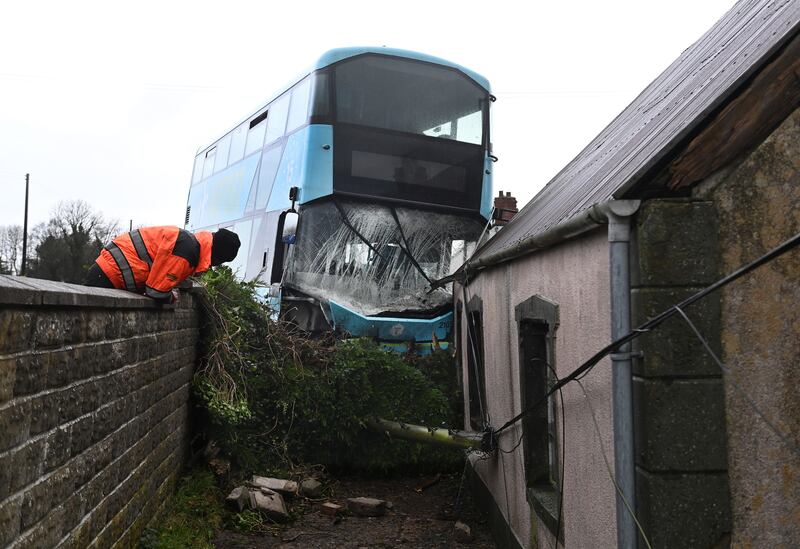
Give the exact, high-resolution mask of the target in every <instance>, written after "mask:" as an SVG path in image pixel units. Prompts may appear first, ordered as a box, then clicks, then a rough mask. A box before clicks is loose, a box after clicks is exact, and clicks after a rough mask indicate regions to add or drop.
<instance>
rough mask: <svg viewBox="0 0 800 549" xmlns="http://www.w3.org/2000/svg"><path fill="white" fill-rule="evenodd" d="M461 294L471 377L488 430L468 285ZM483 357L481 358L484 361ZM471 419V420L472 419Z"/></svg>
mask: <svg viewBox="0 0 800 549" xmlns="http://www.w3.org/2000/svg"><path fill="white" fill-rule="evenodd" d="M461 294H462V297H463V300H464V313H465V314H466V317H467V337H468V338H469V345H468V347H469V350H470V354H471V355H472V370H474V371H473V372H470V375H474V376H475V387H476V390H477V393H478V406H479V408H480V412H481V421H482V422H483V428H484V429H486V428H488V427H489V425H491V420H490V419H489V412H488V411H487V409H486V407H485V406H484V394H483V389H482V387H481V378H480V376H479V375H478V367H479V364H478V354H477V349H478V345H477V343H476V339H477V336H476V335H475V322H474V321H473V319H472V315H471V314H470V311H469V310H468V309H467V285H466V284H463V285H462V286H461ZM482 358H483V357H481V359H482ZM470 419H471V418H470Z"/></svg>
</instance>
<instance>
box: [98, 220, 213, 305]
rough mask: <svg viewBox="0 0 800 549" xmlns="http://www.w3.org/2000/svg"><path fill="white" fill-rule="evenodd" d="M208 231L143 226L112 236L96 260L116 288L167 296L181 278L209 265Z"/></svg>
mask: <svg viewBox="0 0 800 549" xmlns="http://www.w3.org/2000/svg"><path fill="white" fill-rule="evenodd" d="M212 240H213V237H212V235H211V233H210V232H208V231H198V232H197V233H190V232H189V231H186V230H183V229H179V228H178V227H170V226H167V227H143V228H141V229H136V230H135V231H131V232H129V233H125V234H122V235H120V236H118V237H117V238H115V239H114V240H113V241H112V242H111V244H109V245H108V246H106V247H105V248H104V249H103V251H102V252H100V257H98V258H97V259H96V260H95V262H96V263H97V265H98V266H99V267H100V269H102V271H103V272H104V273H105V275H106V276H107V277H108V279H109V280H110V281H111V283H112V284H113V285H114V287H115V288H120V289H123V290H129V291H131V292H137V293H140V294H141V293H144V294H145V295H147V296H149V297H152V298H155V299H168V298H170V297H171V293H172V289H173V288H174V287H175V286H177V285H178V284H179V283H180V282H181V281H182V280H184V279H186V278H187V277H189V276H191V275H193V274H194V273H200V272H203V271H205V270H207V269H208V268H209V267H210V266H211V243H212Z"/></svg>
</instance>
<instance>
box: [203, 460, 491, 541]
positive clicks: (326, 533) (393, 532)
mask: <svg viewBox="0 0 800 549" xmlns="http://www.w3.org/2000/svg"><path fill="white" fill-rule="evenodd" d="M437 479H438V480H437ZM433 481H435V482H434V483H433V484H431V485H430V486H428V487H425V488H424V489H422V490H421V491H419V489H420V488H421V487H423V486H425V485H426V484H428V483H431V482H433ZM460 484H461V475H458V474H455V475H442V476H441V477H437V476H428V477H421V478H396V479H379V480H376V479H354V478H345V479H339V480H338V481H336V482H334V483H332V484H331V485H329V488H328V491H327V493H328V494H329V497H326V498H324V499H320V500H318V501H315V502H312V501H305V502H303V501H297V502H295V503H294V504H293V505H294V506H296V507H297V508H300V507H304V508H305V509H304V512H303V514H302V516H301V517H300V518H298V519H297V520H296V521H295V522H293V523H292V524H289V525H287V526H285V527H283V528H282V529H281V530H280V531H279V532H276V533H275V534H264V535H261V536H253V535H243V534H237V533H233V532H228V531H223V532H221V533H220V534H219V535H218V536H217V538H216V539H215V540H214V545H215V546H216V547H218V548H220V549H251V548H252V549H255V548H259V549H260V548H280V549H305V548H308V549H321V548H333V547H335V548H353V549H360V548H369V549H374V548H386V547H403V548H427V547H450V548H456V547H458V548H464V549H467V548H474V549H488V548H494V547H496V546H495V544H494V542H493V541H492V537H491V533H490V532H489V526H488V524H487V522H486V520H485V519H484V518H483V517H482V516H481V514H480V512H479V511H478V510H477V509H476V507H475V505H474V501H473V499H472V497H471V494H470V493H469V491H468V489H467V485H466V483H465V484H464V486H463V488H462V490H461V498H460V505H459V506H458V507H460V510H459V509H457V508H456V501H457V497H458V493H459V486H460ZM359 496H365V497H372V498H378V499H383V500H385V501H387V502H391V509H389V510H388V511H387V512H386V514H385V515H384V516H382V517H375V518H371V517H370V518H365V517H357V516H342V517H336V518H334V517H330V516H328V515H325V514H323V513H322V512H321V511H320V508H319V504H320V503H322V502H324V501H330V502H333V503H338V504H341V505H345V504H346V500H347V498H350V497H359ZM456 515H458V516H456ZM457 518H458V519H460V520H461V521H462V522H464V523H466V524H468V525H469V526H470V528H471V530H472V534H473V536H474V540H473V541H471V542H469V543H466V544H462V543H459V542H458V541H456V539H455V533H454V525H455V521H456V519H457Z"/></svg>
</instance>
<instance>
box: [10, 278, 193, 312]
mask: <svg viewBox="0 0 800 549" xmlns="http://www.w3.org/2000/svg"><path fill="white" fill-rule="evenodd" d="M180 287H181V288H187V287H188V288H189V289H190V290H197V289H199V288H202V286H200V285H199V284H197V283H196V282H191V283H189V284H181V286H180ZM3 305H28V306H39V305H48V306H57V307H96V308H113V309H171V308H173V306H169V305H167V306H165V305H163V304H161V303H158V302H156V301H154V300H153V299H150V298H149V297H145V296H143V295H138V294H135V293H133V292H128V291H125V290H117V289H108V288H95V287H91V286H82V285H80V284H69V283H67V282H54V281H52V280H41V279H38V278H28V277H24V276H8V275H0V306H3Z"/></svg>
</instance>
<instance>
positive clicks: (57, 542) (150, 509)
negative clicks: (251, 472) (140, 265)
mask: <svg viewBox="0 0 800 549" xmlns="http://www.w3.org/2000/svg"><path fill="white" fill-rule="evenodd" d="M195 299H196V298H195V297H193V296H192V295H191V294H190V293H186V292H184V293H182V295H181V298H180V300H179V302H178V303H177V305H176V306H175V307H172V308H162V307H160V306H158V305H156V304H155V303H154V302H153V301H152V300H150V299H148V298H145V297H140V296H136V295H133V294H130V293H127V292H123V291H120V290H105V289H98V288H85V287H82V286H75V285H71V284H61V283H54V282H47V281H40V280H34V279H26V278H11V277H5V276H0V546H2V547H5V546H10V547H14V548H23V547H31V548H33V547H36V548H40V547H56V546H58V547H76V548H78V547H80V548H83V547H110V546H113V545H117V546H121V547H130V546H134V545H135V543H136V541H137V539H138V536H139V534H140V533H141V531H142V530H143V529H144V527H145V526H146V525H147V523H148V521H149V520H150V519H151V518H153V517H154V516H155V515H156V514H157V512H158V510H159V507H160V506H161V505H162V504H163V503H164V502H165V501H166V498H167V497H168V495H169V494H170V492H171V490H172V488H173V486H174V484H175V482H176V480H177V477H178V474H179V471H180V468H181V466H182V463H183V460H184V457H185V450H186V436H187V427H188V425H187V420H188V399H189V383H190V381H191V378H192V373H193V368H194V362H195V345H196V342H197V326H198V313H197V311H196V308H195V303H194V301H195Z"/></svg>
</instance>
